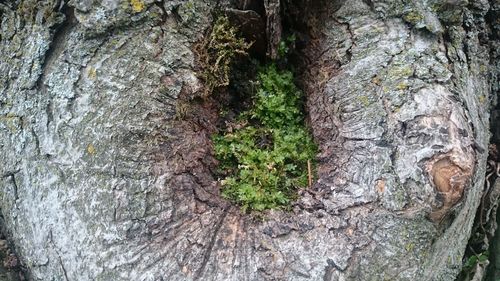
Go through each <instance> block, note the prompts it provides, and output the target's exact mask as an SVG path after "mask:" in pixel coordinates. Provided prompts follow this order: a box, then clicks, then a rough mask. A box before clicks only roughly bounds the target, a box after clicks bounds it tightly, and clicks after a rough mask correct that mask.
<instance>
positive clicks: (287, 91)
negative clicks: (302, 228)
mask: <svg viewBox="0 0 500 281" xmlns="http://www.w3.org/2000/svg"><path fill="white" fill-rule="evenodd" d="M258 80H259V83H258V89H257V93H256V96H255V97H254V107H253V108H252V109H250V110H247V111H245V112H243V113H241V114H240V116H239V123H240V125H239V126H235V127H236V128H237V129H231V130H227V131H226V132H225V133H222V134H219V135H216V136H214V144H215V155H216V157H217V159H218V160H219V162H220V164H219V174H220V175H221V176H223V177H224V179H223V180H222V187H223V189H222V194H223V196H224V197H226V198H228V199H230V200H232V201H234V202H236V203H237V204H240V205H241V206H242V208H243V209H244V210H247V209H248V210H256V211H262V210H265V209H270V208H279V207H285V206H287V205H288V204H289V203H290V200H291V199H293V197H294V194H295V191H296V190H297V188H299V187H305V186H306V185H307V182H308V161H310V160H311V159H313V158H314V156H315V154H316V146H315V144H314V142H313V140H312V138H311V136H310V134H309V132H308V131H307V130H306V129H305V127H304V124H303V122H304V120H303V119H304V118H303V115H302V112H301V110H300V108H301V106H302V105H301V97H302V93H301V91H300V90H299V89H298V88H297V87H296V86H295V85H294V83H293V75H292V73H291V72H289V71H279V70H278V69H277V68H276V66H275V65H269V66H267V67H265V68H263V69H262V70H260V71H259V74H258Z"/></svg>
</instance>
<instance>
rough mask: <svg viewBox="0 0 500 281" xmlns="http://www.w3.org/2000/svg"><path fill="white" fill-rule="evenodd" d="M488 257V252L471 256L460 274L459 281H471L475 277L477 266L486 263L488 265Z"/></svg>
mask: <svg viewBox="0 0 500 281" xmlns="http://www.w3.org/2000/svg"><path fill="white" fill-rule="evenodd" d="M488 256H489V253H488V251H484V252H482V253H479V254H474V255H471V256H470V257H469V258H467V259H466V260H465V262H464V264H463V267H462V272H460V275H459V276H458V278H457V280H471V276H473V275H474V272H475V271H476V267H477V265H478V264H482V265H484V264H485V263H487V262H488Z"/></svg>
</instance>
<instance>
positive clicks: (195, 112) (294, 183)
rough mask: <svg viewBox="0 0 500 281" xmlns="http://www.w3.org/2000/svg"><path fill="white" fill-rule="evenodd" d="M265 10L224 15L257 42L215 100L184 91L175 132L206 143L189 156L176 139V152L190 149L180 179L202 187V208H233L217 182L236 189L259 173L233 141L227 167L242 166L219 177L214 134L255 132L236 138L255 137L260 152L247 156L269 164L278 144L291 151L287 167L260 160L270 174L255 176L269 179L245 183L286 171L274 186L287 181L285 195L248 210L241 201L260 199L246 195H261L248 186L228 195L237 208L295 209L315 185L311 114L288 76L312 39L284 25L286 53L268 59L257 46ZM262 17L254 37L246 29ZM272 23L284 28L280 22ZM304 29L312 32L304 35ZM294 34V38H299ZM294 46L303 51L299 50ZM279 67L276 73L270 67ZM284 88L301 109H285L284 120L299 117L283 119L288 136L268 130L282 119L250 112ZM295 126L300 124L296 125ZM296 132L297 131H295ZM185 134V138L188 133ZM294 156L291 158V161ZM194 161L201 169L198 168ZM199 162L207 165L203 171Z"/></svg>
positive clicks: (214, 94)
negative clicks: (295, 202)
mask: <svg viewBox="0 0 500 281" xmlns="http://www.w3.org/2000/svg"><path fill="white" fill-rule="evenodd" d="M262 9H263V7H260V8H259V7H257V8H254V9H253V10H245V11H240V10H234V9H229V10H227V11H226V13H225V15H226V16H227V18H228V19H229V20H230V22H231V24H234V25H236V26H237V27H238V28H239V30H240V31H239V35H241V36H243V37H244V38H245V39H246V41H247V42H248V41H252V42H254V45H252V47H251V49H250V50H249V53H250V55H249V56H247V57H244V56H238V57H235V61H234V62H233V63H232V64H231V69H230V72H229V78H230V79H229V81H228V84H227V85H222V83H221V85H220V86H219V85H218V86H216V87H214V89H213V90H212V91H210V92H211V93H210V94H208V95H207V94H204V95H203V96H204V97H203V98H202V99H201V100H202V101H201V102H198V103H197V102H195V100H196V99H195V98H194V97H190V95H191V96H192V95H193V94H192V93H194V92H196V91H194V90H193V87H189V86H188V85H184V87H183V94H182V95H181V97H180V98H179V101H178V105H177V116H178V119H179V123H180V125H179V126H177V127H178V129H180V128H181V127H184V128H185V129H188V128H189V126H192V127H196V128H195V129H188V130H190V131H197V132H198V134H201V135H202V136H200V137H197V139H198V141H197V144H199V145H194V146H191V147H190V148H189V150H190V151H188V147H187V146H188V145H184V146H182V145H181V142H182V141H183V140H178V142H179V143H178V144H177V145H179V146H180V147H185V149H182V152H181V154H182V156H181V159H182V161H181V162H182V164H181V165H179V168H180V169H179V171H178V173H181V174H182V173H186V174H189V175H190V176H192V177H194V181H196V183H197V185H198V187H196V186H195V187H193V191H194V194H195V197H196V198H197V199H198V201H203V202H204V203H208V204H209V205H213V206H215V205H218V206H228V205H227V202H226V201H224V200H221V198H222V197H224V196H222V195H221V190H220V181H219V183H217V182H216V181H215V180H216V179H224V178H226V180H227V179H228V177H229V176H230V175H231V174H233V179H235V180H236V181H237V182H238V181H241V180H242V178H243V177H245V176H244V175H242V173H240V172H241V169H250V170H251V169H253V168H249V167H251V166H250V165H251V163H250V164H248V163H247V162H245V161H246V160H248V158H249V157H247V158H246V160H245V161H241V159H235V158H238V157H239V156H240V155H239V152H236V153H235V152H234V146H237V145H238V144H237V142H236V140H235V142H232V143H230V144H229V146H233V151H232V152H233V153H232V155H230V156H228V157H227V159H226V160H237V161H229V162H232V164H233V167H231V168H230V169H228V170H226V171H221V169H220V166H219V167H218V166H217V161H216V160H215V158H214V154H212V153H211V149H210V148H211V147H213V144H211V139H212V137H213V135H214V134H215V133H216V132H219V133H220V134H219V135H220V136H225V135H228V134H238V132H242V131H244V130H254V131H252V132H250V134H251V136H250V137H249V136H248V134H246V133H243V134H242V135H238V136H237V138H241V139H243V138H244V137H249V138H250V139H252V140H251V141H252V142H254V143H253V144H252V145H254V146H255V147H253V148H252V149H250V152H249V151H246V152H245V153H254V154H256V156H255V157H257V158H258V157H264V156H265V157H264V158H265V159H272V157H275V156H276V155H273V156H269V155H268V154H273V152H272V149H274V150H276V147H277V146H278V147H279V145H281V146H282V148H281V149H283V150H288V152H284V153H288V155H289V156H286V157H284V158H285V159H284V160H283V159H277V160H276V161H268V162H269V163H267V162H265V159H264V160H262V159H258V160H257V161H256V162H259V161H263V162H265V163H261V164H260V165H261V166H262V167H265V168H266V169H267V170H266V169H264V168H262V167H260V168H262V169H260V168H255V167H254V169H255V170H259V171H261V172H263V173H260V174H257V176H255V175H254V176H251V175H250V176H247V177H250V178H252V177H253V182H255V183H259V182H262V181H266V180H267V179H266V176H268V175H269V174H272V172H273V171H275V170H280V169H282V170H284V171H280V172H278V174H281V179H273V180H275V181H276V182H280V181H281V184H283V183H286V184H283V185H285V186H286V188H285V190H284V191H283V190H281V191H279V192H278V193H276V194H278V195H277V197H273V198H271V199H270V200H268V201H265V200H264V201H265V202H263V201H259V200H260V199H259V200H257V201H256V202H257V203H256V202H254V201H255V200H254V201H252V200H253V199H252V200H247V201H250V203H248V202H247V201H245V200H241V198H245V196H247V197H248V196H250V197H255V196H254V194H248V193H247V194H245V192H250V193H254V192H255V191H252V190H251V188H253V187H252V185H248V184H246V185H245V187H246V188H247V190H245V191H241V190H240V191H237V192H233V193H232V194H231V195H229V196H228V195H227V194H226V196H225V197H226V198H229V199H231V201H233V202H236V204H237V205H242V206H244V207H246V208H248V209H252V210H264V209H268V208H275V207H283V206H285V205H288V206H289V205H290V203H291V201H293V200H294V199H296V198H297V189H298V188H305V187H307V186H308V185H310V183H311V181H312V178H313V166H314V165H313V164H312V162H313V160H314V158H315V157H314V154H315V152H314V151H315V149H314V148H313V146H314V145H313V142H312V138H311V137H309V136H308V129H307V128H306V127H304V126H305V124H304V119H305V118H304V117H305V116H306V114H305V113H304V112H305V105H304V104H305V100H304V99H305V97H303V96H302V97H300V96H298V92H299V90H298V88H296V86H295V85H294V78H293V76H292V74H291V73H292V72H287V70H286V69H291V68H292V67H293V65H295V64H297V65H298V62H299V61H302V60H300V59H298V57H299V56H300V55H299V54H298V52H297V47H300V46H301V44H302V45H304V44H306V43H308V42H306V41H304V40H307V36H306V35H303V34H299V31H297V29H295V28H293V27H292V24H291V23H292V21H291V20H290V19H287V20H286V23H285V21H284V22H283V24H284V29H283V33H280V34H283V37H282V38H281V39H282V40H283V39H285V40H283V41H282V42H283V43H280V45H279V46H277V48H280V50H275V52H276V53H279V54H280V58H279V59H278V60H276V61H271V60H270V59H267V58H266V57H265V56H264V52H263V51H262V50H263V49H265V47H266V46H267V47H269V46H268V45H267V42H265V41H264V42H263V43H262V42H259V41H258V40H261V39H259V38H260V37H259V36H261V35H262V34H265V28H266V24H265V22H266V21H265V19H263V18H262V17H261V14H262V13H263V10H262ZM289 9H291V8H290V7H282V10H281V13H282V15H281V16H282V17H284V18H286V16H285V15H288V12H289V11H288V10H289ZM295 12H296V11H295ZM293 15H294V16H297V15H299V13H295V14H293ZM259 17H260V21H261V22H262V23H263V24H262V25H260V26H259V25H255V27H254V30H253V31H249V30H248V29H246V28H247V27H248V26H245V25H246V24H248V22H251V21H255V20H257V19H258V18H259ZM245 19H248V22H245ZM216 20H217V19H215V20H214V22H216ZM297 22H299V24H297V26H300V23H301V22H300V21H297ZM267 23H268V24H269V21H267ZM272 24H278V25H281V24H282V22H279V23H272ZM255 28H256V29H255ZM302 30H303V31H304V32H306V29H302ZM259 34H260V35H259ZM291 35H294V36H296V37H294V36H291ZM208 37H209V36H207V38H208ZM264 37H265V36H264ZM256 38H257V40H256ZM295 38H296V39H297V41H296V40H295ZM286 39H288V40H286ZM296 42H297V43H298V44H295V43H296ZM256 45H257V46H256ZM205 46H206V44H200V45H199V47H198V48H197V49H198V50H200V49H203V48H204V47H205ZM285 53H288V54H289V55H287V56H285ZM200 54H201V56H200ZM267 54H269V51H267ZM200 57H201V59H200ZM198 61H199V62H201V65H203V63H204V62H206V61H208V60H206V59H205V58H203V51H199V53H198ZM273 64H274V66H272V65H273ZM205 67H206V66H205ZM203 71H204V70H203V69H200V70H199V73H203ZM265 79H268V81H265ZM204 80H205V81H204V84H205V85H207V81H206V79H204ZM285 80H287V81H285ZM273 83H274V84H273ZM266 85H267V86H266ZM279 86H283V87H285V88H286V90H287V91H290V94H291V95H297V96H296V97H295V98H296V99H297V101H296V102H297V104H296V105H297V106H298V108H296V109H291V108H285V107H283V108H285V110H284V112H285V113H287V114H288V113H291V112H295V113H296V114H297V115H296V116H292V117H290V116H288V117H286V116H285V117H284V119H283V118H282V119H283V120H284V121H283V120H281V121H279V122H281V123H283V124H282V125H284V126H288V127H286V129H283V128H281V129H276V128H271V127H269V128H264V127H265V126H264V125H265V124H266V123H273V122H274V121H275V120H274V121H273V120H272V119H273V118H276V116H275V115H273V116H271V115H272V114H274V113H276V112H274V113H262V112H259V110H253V109H252V108H253V106H255V105H256V104H257V105H258V104H259V98H258V96H259V95H258V93H259V91H260V92H263V94H262V95H261V97H262V96H266V95H270V96H272V95H274V93H273V90H274V88H276V87H279ZM266 87H267V88H266ZM271 89H273V90H271ZM280 91H283V90H282V89H278V90H277V92H280ZM275 96H276V95H275ZM290 99H291V98H289V99H286V98H285V99H283V101H282V102H281V103H283V104H276V105H272V106H271V107H273V106H276V107H279V106H281V105H286V103H287V101H288V100H290ZM278 100H279V99H278ZM260 105H262V102H261V103H260ZM267 106H269V104H267ZM280 110H281V109H277V110H276V111H280ZM259 114H260V116H259ZM266 114H269V116H267V115H266ZM287 114H284V115H287ZM263 115H266V116H263ZM270 116H271V117H270ZM268 117H269V118H268ZM280 118H281V117H280ZM287 118H289V119H287ZM290 118H291V119H290ZM279 122H278V123H279ZM292 123H294V124H292ZM295 123H297V124H301V125H300V126H298V125H297V124H295ZM290 125H294V126H297V127H290ZM247 133H248V132H247ZM183 134H184V135H186V133H183ZM187 134H188V139H189V138H191V137H193V136H192V135H191V134H189V133H187ZM245 134H246V135H245ZM293 137H295V140H291V139H293ZM188 139H186V138H185V139H184V142H189V140H188ZM247 140H248V139H247ZM175 145H176V144H174V146H175ZM215 146H217V143H215ZM229 146H228V147H229ZM197 149H199V150H200V151H198V153H195V151H196V150H197ZM179 151H180V150H179ZM269 151H271V152H269ZM280 153H281V152H280ZM311 153H312V154H311ZM201 154H203V157H201ZM290 155H292V156H293V157H292V156H290ZM215 156H216V157H219V160H221V158H220V153H218V152H217V149H216V151H215ZM268 156H269V157H268ZM279 156H280V155H278V157H279ZM252 157H253V156H252ZM266 157H267V158H266ZM287 157H288V158H287ZM294 157H295V158H294ZM275 159H276V158H275ZM293 159H295V160H293ZM195 162H196V163H198V164H194V163H195ZM200 162H201V163H203V164H200ZM250 162H251V161H250ZM280 165H281V166H280ZM280 167H281V168H280ZM226 168H227V167H226ZM263 170H266V171H263ZM264 172H267V173H264ZM243 174H244V173H243ZM235 175H236V176H235ZM283 176H284V177H283ZM271 181H272V180H271ZM277 185H279V184H277ZM258 192H260V191H258ZM281 193H283V194H281ZM276 194H274V195H276ZM264 197H266V196H264ZM270 197H272V196H270ZM245 202H246V203H245ZM251 202H253V203H251ZM252 204H253V205H252Z"/></svg>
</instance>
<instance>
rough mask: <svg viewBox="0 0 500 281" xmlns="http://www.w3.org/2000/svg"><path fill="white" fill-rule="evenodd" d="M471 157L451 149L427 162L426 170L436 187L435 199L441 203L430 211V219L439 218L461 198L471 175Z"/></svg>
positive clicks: (437, 219)
mask: <svg viewBox="0 0 500 281" xmlns="http://www.w3.org/2000/svg"><path fill="white" fill-rule="evenodd" d="M463 154H467V155H463ZM464 156H465V157H464ZM473 159H474V157H473V155H469V153H462V154H458V155H457V152H456V151H455V150H452V151H450V152H448V153H446V154H440V155H437V156H434V157H433V158H432V159H431V160H430V161H429V162H428V163H427V172H428V174H429V177H430V180H431V182H432V183H433V185H434V188H435V189H436V192H437V194H436V197H437V199H438V200H437V201H440V203H441V204H440V205H441V206H439V207H437V208H434V210H433V212H432V213H431V219H432V220H434V221H439V220H441V219H442V218H443V217H444V216H445V215H446V214H447V213H448V211H449V210H450V209H451V208H452V207H453V206H454V205H455V204H456V203H457V202H458V201H459V200H460V199H462V197H463V194H464V190H465V188H466V187H467V185H468V184H469V183H470V179H471V177H472V171H473V163H474V162H473Z"/></svg>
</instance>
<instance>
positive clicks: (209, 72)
mask: <svg viewBox="0 0 500 281" xmlns="http://www.w3.org/2000/svg"><path fill="white" fill-rule="evenodd" d="M250 46H251V43H246V42H245V40H244V39H243V38H239V37H238V36H237V29H236V28H235V27H233V26H231V25H230V24H229V20H228V18H227V17H219V18H218V19H217V20H216V22H215V24H214V25H213V28H212V32H211V33H210V36H209V38H208V41H207V42H206V44H205V45H204V46H203V49H202V50H201V57H202V59H203V60H204V62H203V65H204V68H205V71H204V74H203V76H204V77H203V78H204V80H205V85H206V89H205V96H208V95H210V94H211V93H212V92H213V90H214V89H215V88H218V87H224V86H227V85H229V74H230V70H231V65H232V63H233V62H234V60H235V58H236V57H237V56H246V55H247V50H248V49H249V48H250Z"/></svg>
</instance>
